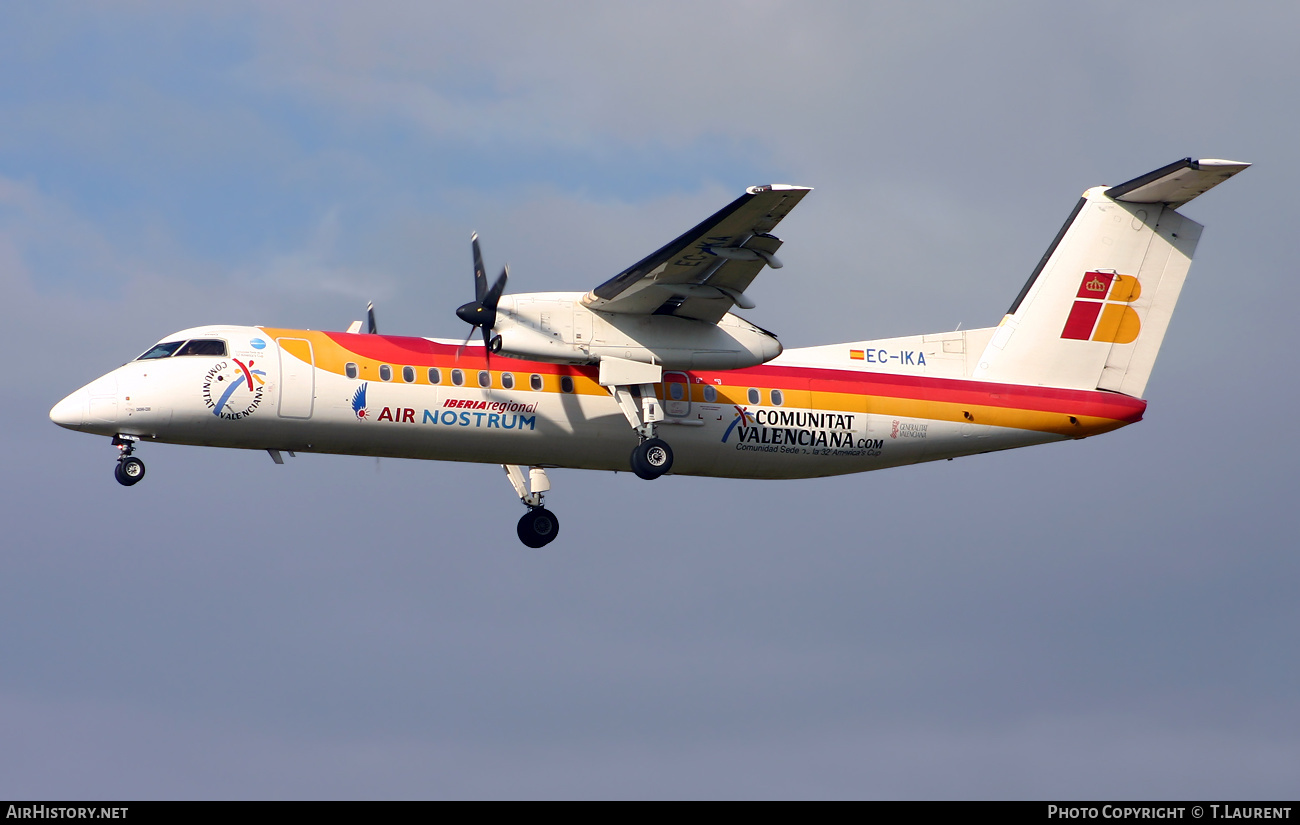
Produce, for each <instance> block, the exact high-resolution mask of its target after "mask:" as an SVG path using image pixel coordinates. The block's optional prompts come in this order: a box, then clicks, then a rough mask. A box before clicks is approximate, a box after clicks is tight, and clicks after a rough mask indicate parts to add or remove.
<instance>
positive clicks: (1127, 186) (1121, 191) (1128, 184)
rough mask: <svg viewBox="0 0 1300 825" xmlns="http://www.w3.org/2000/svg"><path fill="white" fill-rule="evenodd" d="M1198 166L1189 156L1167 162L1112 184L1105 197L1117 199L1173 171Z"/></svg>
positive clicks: (1196, 167)
mask: <svg viewBox="0 0 1300 825" xmlns="http://www.w3.org/2000/svg"><path fill="white" fill-rule="evenodd" d="M1199 168H1200V166H1199V165H1197V162H1196V161H1194V160H1192V159H1191V158H1183V159H1182V160H1176V161H1174V162H1173V163H1171V164H1169V165H1168V166H1161V167H1160V168H1159V169H1157V170H1156V171H1154V172H1147V173H1146V174H1145V175H1142V176H1141V177H1137V178H1134V179H1133V180H1129V181H1125V182H1123V183H1121V184H1120V185H1118V186H1112V187H1111V188H1109V189H1107V190H1106V197H1108V198H1110V199H1112V200H1119V199H1120V198H1121V197H1123V196H1124V195H1127V194H1128V193H1129V192H1132V191H1133V190H1134V189H1139V188H1141V187H1143V186H1146V185H1147V184H1148V183H1155V182H1156V181H1158V180H1160V179H1161V178H1163V177H1165V176H1166V175H1172V174H1173V173H1174V172H1178V171H1181V170H1183V169H1199Z"/></svg>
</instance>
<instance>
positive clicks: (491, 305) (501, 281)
mask: <svg viewBox="0 0 1300 825" xmlns="http://www.w3.org/2000/svg"><path fill="white" fill-rule="evenodd" d="M509 277H510V267H509V266H508V265H507V266H504V267H502V268H501V274H500V275H498V276H497V280H496V283H494V284H492V288H491V289H489V290H488V291H487V295H484V296H483V297H482V298H480V299H479V302H480V303H482V304H483V306H485V307H487V308H488V309H490V310H491V311H492V323H493V325H494V326H495V325H496V312H497V303H498V302H499V301H500V300H501V293H502V292H505V290H506V279H507V278H509Z"/></svg>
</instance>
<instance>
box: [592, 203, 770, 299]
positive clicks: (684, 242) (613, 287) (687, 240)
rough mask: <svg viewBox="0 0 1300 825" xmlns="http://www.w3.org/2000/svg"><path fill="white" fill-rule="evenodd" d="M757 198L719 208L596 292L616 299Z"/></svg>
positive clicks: (598, 294)
mask: <svg viewBox="0 0 1300 825" xmlns="http://www.w3.org/2000/svg"><path fill="white" fill-rule="evenodd" d="M754 197H756V195H754V194H751V193H749V192H746V193H745V194H743V195H741V196H740V197H738V198H736V199H735V200H734V201H732V202H731V203H729V204H727V205H726V206H724V207H722V208H721V209H719V210H718V211H717V212H714V213H713V214H712V215H710V216H709V217H707V218H705V219H704V220H703V221H701V222H700V223H698V224H696V225H695V226H693V227H691V228H690V229H688V230H687V231H686V232H685V234H682V235H679V236H678V237H677V238H676V239H674V240H673V241H671V242H669V243H668V244H667V245H666V246H662V247H660V248H659V249H657V250H656V251H654V252H651V253H650V254H649V255H647V256H646V257H644V258H642V259H641V260H639V261H637V262H636V263H634V264H632V265H631V266H629V267H628V268H627V269H625V270H623V271H622V272H620V273H618V274H617V275H615V276H614V277H613V278H610V279H609V280H608V281H606V282H605V283H603V284H601V285H600V286H598V287H596V288H595V289H593V290H592V292H593V293H595V295H596V297H597V298H604V299H605V300H609V299H611V298H614V297H616V296H617V295H618V294H619V293H621V292H622V291H623V290H625V289H627V288H628V287H629V286H631V285H632V284H634V283H636V282H637V281H638V280H640V279H641V277H642V276H643V275H645V274H646V273H647V272H649V271H651V270H652V269H654V268H655V267H657V266H659V265H660V264H661V263H663V262H665V261H667V260H669V259H670V258H675V257H677V255H679V254H681V252H682V250H684V249H686V248H687V247H688V246H690V245H691V243H693V242H694V241H696V240H698V239H699V238H702V237H704V236H705V235H706V234H707V233H708V231H709V230H710V229H712V228H713V227H715V226H717V225H718V224H720V223H722V222H723V221H724V220H726V219H727V217H728V216H730V215H731V213H732V212H735V211H736V210H738V209H740V207H741V206H743V205H744V204H745V203H746V202H748V201H749V200H750V199H752V198H754Z"/></svg>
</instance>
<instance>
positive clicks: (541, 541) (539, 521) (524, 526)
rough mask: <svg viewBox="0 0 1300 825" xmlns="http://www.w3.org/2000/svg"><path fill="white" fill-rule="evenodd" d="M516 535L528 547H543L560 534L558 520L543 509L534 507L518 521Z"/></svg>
mask: <svg viewBox="0 0 1300 825" xmlns="http://www.w3.org/2000/svg"><path fill="white" fill-rule="evenodd" d="M518 533H519V540H520V541H522V542H523V543H524V544H525V545H527V546H528V547H533V548H537V547H545V546H546V545H548V544H550V543H551V542H553V541H555V537H556V536H558V535H559V534H560V520H559V519H557V518H556V517H555V514H554V513H552V512H551V511H550V510H547V509H546V508H545V507H534V508H532V509H531V510H529V511H528V512H527V513H524V517H523V518H521V519H519V527H518Z"/></svg>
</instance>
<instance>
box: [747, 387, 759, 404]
mask: <svg viewBox="0 0 1300 825" xmlns="http://www.w3.org/2000/svg"><path fill="white" fill-rule="evenodd" d="M745 397H746V398H748V399H749V403H751V404H757V403H758V402H759V401H761V400H763V395H762V393H760V392H759V391H758V390H756V389H754V388H753V387H750V388H749V392H747V393H746V394H745Z"/></svg>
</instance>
